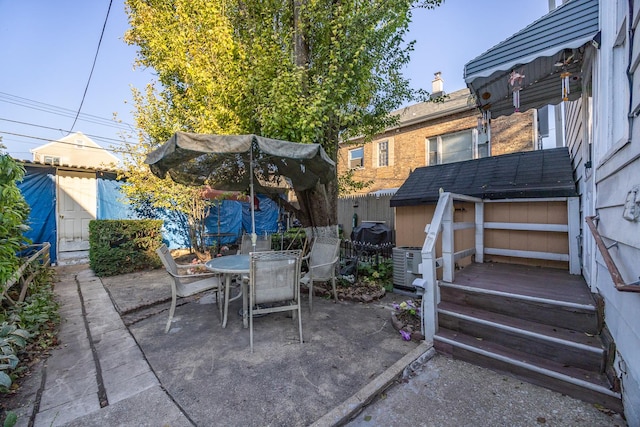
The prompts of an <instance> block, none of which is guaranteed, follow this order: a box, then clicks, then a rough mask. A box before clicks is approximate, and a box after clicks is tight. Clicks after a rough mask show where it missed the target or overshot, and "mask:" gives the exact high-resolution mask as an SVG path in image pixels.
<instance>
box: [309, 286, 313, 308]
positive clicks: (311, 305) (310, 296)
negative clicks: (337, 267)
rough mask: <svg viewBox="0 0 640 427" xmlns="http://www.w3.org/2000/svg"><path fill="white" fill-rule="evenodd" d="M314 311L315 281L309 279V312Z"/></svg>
mask: <svg viewBox="0 0 640 427" xmlns="http://www.w3.org/2000/svg"><path fill="white" fill-rule="evenodd" d="M312 311H313V281H312V280H309V313H311V312H312Z"/></svg>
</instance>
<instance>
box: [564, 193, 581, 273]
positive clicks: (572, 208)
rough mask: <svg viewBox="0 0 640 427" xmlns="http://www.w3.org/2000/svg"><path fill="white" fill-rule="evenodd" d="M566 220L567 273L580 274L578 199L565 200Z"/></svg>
mask: <svg viewBox="0 0 640 427" xmlns="http://www.w3.org/2000/svg"><path fill="white" fill-rule="evenodd" d="M567 218H568V221H567V222H568V224H567V225H568V226H569V233H568V234H569V273H571V274H580V273H581V272H582V269H581V268H580V242H579V241H578V239H579V236H580V199H579V198H578V197H568V198H567Z"/></svg>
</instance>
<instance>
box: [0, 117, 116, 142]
mask: <svg viewBox="0 0 640 427" xmlns="http://www.w3.org/2000/svg"><path fill="white" fill-rule="evenodd" d="M0 120H2V121H4V122H10V123H16V124H20V125H26V126H33V127H38V128H41V129H49V130H57V131H60V132H66V133H68V134H71V133H72V131H70V130H66V129H60V128H54V127H49V126H43V125H37V124H35V123H27V122H21V121H18V120H11V119H5V118H3V117H0ZM84 135H86V136H88V137H91V138H96V139H100V140H103V141H113V142H115V143H117V144H118V145H122V144H124V142H123V141H122V140H121V139H115V138H109V137H106V136H100V135H91V134H88V133H85V134H84ZM125 142H126V141H125Z"/></svg>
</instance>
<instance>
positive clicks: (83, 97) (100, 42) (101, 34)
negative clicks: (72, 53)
mask: <svg viewBox="0 0 640 427" xmlns="http://www.w3.org/2000/svg"><path fill="white" fill-rule="evenodd" d="M112 3H113V0H110V1H109V8H108V9H107V16H106V17H105V18H104V24H103V25H102V32H101V33H100V40H98V47H97V48H96V54H95V56H94V57H93V65H91V72H89V78H88V79H87V85H86V86H85V87H84V93H83V94H82V100H81V101H80V106H79V107H78V113H77V114H76V117H75V119H73V124H72V125H71V130H72V131H73V127H74V126H75V125H76V122H77V121H78V116H79V115H80V110H82V104H84V99H85V98H86V96H87V91H88V90H89V83H91V76H93V70H94V69H95V68H96V62H97V60H98V53H99V52H100V45H101V44H102V37H103V36H104V30H105V28H106V27H107V21H108V20H109V12H110V11H111V4H112Z"/></svg>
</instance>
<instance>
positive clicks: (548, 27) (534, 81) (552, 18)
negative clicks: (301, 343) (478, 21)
mask: <svg viewBox="0 0 640 427" xmlns="http://www.w3.org/2000/svg"><path fill="white" fill-rule="evenodd" d="M598 7H599V6H598V0H572V1H569V2H566V3H564V4H562V5H561V6H559V7H558V8H556V9H554V10H553V11H551V12H549V13H548V14H547V15H545V16H543V17H541V18H540V19H538V20H537V21H535V22H533V23H532V24H531V25H529V26H527V27H526V28H524V29H522V30H521V31H519V32H518V33H516V34H514V35H513V36H511V37H510V38H508V39H506V40H505V41H503V42H502V43H499V44H498V45H496V46H494V47H492V48H491V49H489V50H488V51H486V52H485V53H483V54H482V55H480V56H478V57H477V58H475V59H473V60H471V61H469V62H468V63H467V64H466V65H465V67H464V78H465V82H466V83H467V86H468V87H469V89H470V90H471V93H472V95H473V96H474V98H475V100H476V105H477V106H478V107H480V108H481V109H482V110H489V111H491V116H492V117H498V116H502V115H509V114H512V113H513V112H514V111H515V108H514V105H513V99H512V98H513V95H512V93H513V89H514V87H515V86H516V85H515V84H514V85H513V86H512V85H511V81H510V77H511V72H512V71H514V72H516V73H518V74H519V75H522V76H524V77H523V78H522V79H521V80H519V81H518V84H517V86H518V87H521V90H520V92H519V98H520V99H519V100H520V108H519V110H520V111H526V110H528V109H530V108H541V107H543V106H545V105H549V104H554V105H555V104H558V103H560V102H562V100H563V91H562V80H563V79H562V77H561V75H562V74H563V73H569V77H568V83H569V93H568V94H567V98H568V100H574V99H578V98H579V97H580V94H581V92H582V78H581V77H582V75H581V73H582V63H583V61H584V58H583V57H584V55H585V52H586V49H585V48H586V46H588V44H589V43H590V42H591V41H592V40H594V37H595V36H596V34H597V33H598V30H599V10H598Z"/></svg>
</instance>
